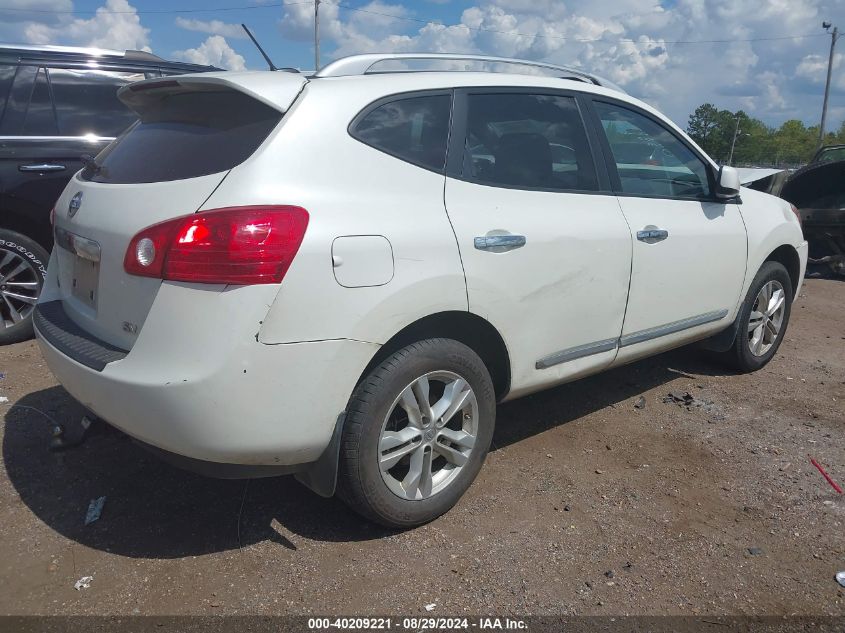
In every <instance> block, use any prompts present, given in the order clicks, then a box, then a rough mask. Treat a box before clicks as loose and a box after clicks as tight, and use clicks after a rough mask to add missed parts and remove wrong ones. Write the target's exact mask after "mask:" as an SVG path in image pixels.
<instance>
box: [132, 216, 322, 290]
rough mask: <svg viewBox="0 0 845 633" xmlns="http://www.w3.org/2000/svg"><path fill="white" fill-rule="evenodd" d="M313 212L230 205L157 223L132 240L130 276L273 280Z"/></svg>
mask: <svg viewBox="0 0 845 633" xmlns="http://www.w3.org/2000/svg"><path fill="white" fill-rule="evenodd" d="M307 227H308V212H307V211H306V210H305V209H302V208H301V207H292V206H254V207H227V208H225V209H214V210H212V211H203V212H201V213H194V214H191V215H185V216H181V217H178V218H175V219H173V220H168V221H166V222H161V223H159V224H154V225H152V226H149V227H147V228H145V229H144V230H143V231H141V232H140V233H138V234H137V235H136V236H135V237H133V238H132V239H131V240H130V242H129V247H128V248H127V249H126V255H125V257H124V258H123V268H124V269H125V270H126V272H127V273H129V274H130V275H141V276H144V277H157V278H159V279H168V280H171V281H193V282H199V283H207V284H243V285H249V284H272V283H279V282H280V281H282V279H283V278H284V276H285V273H287V271H288V268H289V267H290V265H291V262H293V258H294V256H295V255H296V252H297V250H299V245H300V244H301V243H302V238H303V237H304V235H305V229H306V228H307Z"/></svg>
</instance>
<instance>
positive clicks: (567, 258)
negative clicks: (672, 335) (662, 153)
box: [445, 88, 631, 397]
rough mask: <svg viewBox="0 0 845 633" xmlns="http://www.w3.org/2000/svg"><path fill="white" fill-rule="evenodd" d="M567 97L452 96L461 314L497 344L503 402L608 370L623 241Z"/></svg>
mask: <svg viewBox="0 0 845 633" xmlns="http://www.w3.org/2000/svg"><path fill="white" fill-rule="evenodd" d="M582 107H583V104H582V103H581V101H580V97H578V96H577V95H576V94H574V93H567V92H565V91H555V90H545V89H528V88H525V89H512V88H478V89H463V90H458V91H456V96H455V109H454V113H453V129H452V136H451V140H450V146H449V155H448V159H447V178H446V187H445V201H446V209H447V212H448V214H449V218H450V220H451V222H452V226H453V228H454V230H455V235H456V237H457V240H458V246H459V248H460V253H461V259H462V262H463V266H464V272H465V276H466V283H467V294H468V300H469V309H470V311H472V312H473V313H475V314H478V315H479V316H482V317H484V318H485V319H487V320H488V321H489V322H490V323H491V324H492V325H494V326H495V327H496V328H497V330H498V331H499V332H500V333H501V334H502V336H503V338H504V341H505V344H506V346H507V348H508V352H509V354H510V358H511V369H512V375H511V391H510V396H512V397H515V396H518V395H521V394H524V393H528V392H530V391H533V390H536V389H539V388H542V387H545V386H549V385H552V384H555V383H559V382H564V381H566V380H569V379H573V378H576V377H578V376H581V375H585V374H588V373H593V372H596V371H599V370H601V369H603V368H604V367H606V366H608V365H609V364H610V363H611V362H612V360H613V358H614V356H615V354H616V345H617V339H618V337H619V334H620V332H621V329H622V319H623V315H624V312H625V301H626V297H627V292H628V278H629V274H630V266H631V235H630V231H629V230H628V225H627V224H626V222H625V218H624V217H623V215H622V213H621V211H620V209H619V204H618V202H617V200H616V197H615V196H614V195H613V193H612V191H611V190H610V187H609V180H608V178H607V173H606V171H604V168H603V167H602V168H601V169H598V168H597V162H596V161H595V159H594V152H593V150H594V142H595V140H594V139H593V140H591V139H590V138H589V137H588V134H587V131H586V127H585V124H584V120H583V117H582V114H581V112H582Z"/></svg>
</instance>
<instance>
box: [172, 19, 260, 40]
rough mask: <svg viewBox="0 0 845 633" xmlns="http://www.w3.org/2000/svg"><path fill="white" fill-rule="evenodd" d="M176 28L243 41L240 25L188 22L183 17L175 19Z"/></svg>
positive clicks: (217, 21)
mask: <svg viewBox="0 0 845 633" xmlns="http://www.w3.org/2000/svg"><path fill="white" fill-rule="evenodd" d="M176 26H178V27H180V28H183V29H186V30H188V31H199V32H200V33H209V34H210V35H224V36H226V37H231V38H236V39H245V38H246V32H244V30H243V27H241V25H240V24H229V23H227V22H223V21H221V20H208V21H206V20H190V19H187V18H183V17H177V18H176Z"/></svg>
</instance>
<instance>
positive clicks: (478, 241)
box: [475, 235, 525, 253]
mask: <svg viewBox="0 0 845 633" xmlns="http://www.w3.org/2000/svg"><path fill="white" fill-rule="evenodd" d="M523 246H525V236H524V235H487V236H485V237H476V238H475V248H477V249H478V250H480V251H491V252H494V253H503V252H505V251H510V250H513V249H515V248H522V247H523Z"/></svg>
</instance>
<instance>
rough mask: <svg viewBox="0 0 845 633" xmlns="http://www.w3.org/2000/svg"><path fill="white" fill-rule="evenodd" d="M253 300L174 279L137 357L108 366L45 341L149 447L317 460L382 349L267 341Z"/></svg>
mask: <svg viewBox="0 0 845 633" xmlns="http://www.w3.org/2000/svg"><path fill="white" fill-rule="evenodd" d="M246 299H248V298H247V297H244V296H243V294H242V293H237V292H233V293H228V294H227V293H226V292H224V293H220V292H214V293H211V292H207V291H203V290H202V289H192V288H188V287H185V286H181V287H179V286H178V285H175V284H174V285H172V286H170V285H168V284H164V285H163V286H162V288H161V290H160V292H159V295H158V296H157V297H156V301H155V303H154V305H153V309H152V310H151V311H150V313H149V315H148V316H147V319H146V321H145V323H144V327H143V329H142V331H141V333H140V334H139V336H138V339H137V341H136V342H135V344H134V345H133V346H132V349H131V350H130V352H129V354H128V355H127V356H126V358H124V359H123V360H119V361H115V362H112V363H109V364H108V365H106V366H105V368H104V369H103V370H102V371H101V372H97V371H94V370H92V369H89V368H88V367H85V366H84V365H81V364H79V363H77V362H76V361H74V360H72V359H71V358H69V357H68V356H65V355H64V354H62V353H61V352H60V351H59V350H57V349H56V348H54V347H53V346H52V345H50V344H49V343H48V342H46V341H45V340H44V339H43V338H42V337H40V336H39V337H38V341H39V344H40V346H41V350H42V353H43V355H44V358H45V360H46V362H47V365H48V366H49V367H50V369H51V370H52V371H53V373H54V374H55V376H56V378H57V379H58V380H59V382H60V383H62V385H63V386H64V387H65V388H66V389H67V391H68V392H69V393H70V394H71V395H72V396H73V397H74V398H76V399H77V400H79V401H80V402H81V403H82V404H83V405H85V406H86V407H88V408H90V409H91V410H92V411H93V412H94V413H96V414H97V415H98V416H99V417H101V418H103V419H104V420H106V421H107V422H109V423H110V424H112V425H114V426H116V427H118V428H119V429H121V430H123V431H124V432H126V433H127V434H128V435H130V436H132V437H135V438H137V439H138V440H141V441H142V442H145V443H147V444H150V445H152V446H154V447H158V448H161V449H163V450H165V451H168V452H171V453H175V454H177V455H183V456H185V457H189V458H192V459H197V460H203V461H208V462H219V463H226V464H244V465H268V466H277V465H282V466H283V465H294V464H304V463H308V462H312V461H314V460H316V459H317V458H318V457H319V456H320V454H321V453H322V452H323V450H324V449H325V447H326V446H327V445H328V443H329V441H330V440H331V436H332V432H333V430H334V426H335V422H336V420H337V417H338V414H340V413H341V412H342V411H343V410H344V409H345V407H346V404H347V401H348V399H349V396H350V394H351V393H352V389H353V388H354V386H355V382H356V381H357V379H358V378H359V376H360V375H361V372H362V371H363V369H364V368H365V367H366V365H367V363H368V362H369V361H370V359H371V358H372V356H373V355H374V354H375V352H376V350H377V349H378V345H375V344H372V343H365V342H361V341H352V340H345V339H343V340H331V341H318V342H302V343H288V344H283V345H266V344H264V343H260V342H258V341H257V340H256V336H255V334H256V332H257V329H258V325H259V322H260V319H261V318H263V314H261V308H260V307H256V308H251V307H250V306H253V305H254V304H255V302H254V301H251V300H246ZM263 308H264V310H265V311H266V304H263Z"/></svg>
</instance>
